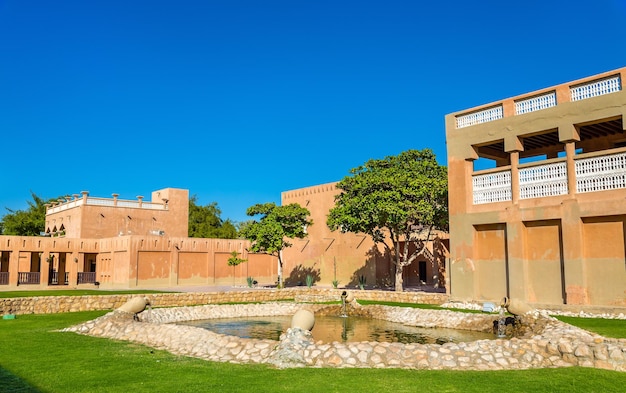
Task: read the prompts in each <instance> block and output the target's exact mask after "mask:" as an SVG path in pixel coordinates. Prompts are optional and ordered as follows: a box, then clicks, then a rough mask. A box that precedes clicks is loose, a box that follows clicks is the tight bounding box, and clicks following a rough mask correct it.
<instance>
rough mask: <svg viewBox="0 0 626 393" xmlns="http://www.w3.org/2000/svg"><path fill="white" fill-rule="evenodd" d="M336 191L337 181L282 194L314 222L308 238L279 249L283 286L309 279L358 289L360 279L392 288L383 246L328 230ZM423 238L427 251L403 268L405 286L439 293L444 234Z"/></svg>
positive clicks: (359, 236)
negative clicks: (329, 215) (283, 273)
mask: <svg viewBox="0 0 626 393" xmlns="http://www.w3.org/2000/svg"><path fill="white" fill-rule="evenodd" d="M339 192H340V190H339V189H338V188H337V187H336V183H328V184H321V185H317V186H312V187H306V188H301V189H297V190H291V191H285V192H283V193H282V194H281V203H282V205H288V204H290V203H298V204H299V205H300V206H303V207H306V208H307V209H308V210H309V211H310V212H311V219H312V220H313V225H311V226H310V227H308V228H307V235H308V236H307V237H306V238H304V239H296V240H294V241H292V243H293V245H292V246H291V247H289V248H286V249H284V250H283V257H284V260H285V262H284V264H285V266H284V268H285V272H286V273H285V282H286V284H287V285H289V284H291V285H297V284H298V283H304V282H305V279H306V276H307V275H311V276H313V277H314V279H315V281H316V282H317V283H319V284H320V285H325V286H330V285H332V283H333V281H335V280H336V281H337V282H338V283H339V286H341V287H344V286H346V287H356V286H358V285H359V280H360V279H361V278H364V279H365V284H366V286H367V287H377V288H386V287H393V285H394V276H395V265H394V264H393V262H392V259H391V256H390V255H389V253H388V252H386V251H385V249H384V247H383V246H381V245H376V244H374V242H373V241H372V239H371V237H369V236H366V235H365V234H354V233H341V231H331V230H330V229H329V228H328V226H327V225H326V219H327V216H328V213H329V211H330V209H332V208H333V207H334V206H335V196H336V195H337V194H338V193H339ZM425 240H426V248H427V250H428V251H427V252H425V253H424V255H420V256H419V257H418V259H417V260H416V261H415V262H413V263H412V264H411V265H409V266H407V267H405V268H404V270H403V283H404V285H405V287H406V286H408V287H416V288H422V289H424V290H442V291H443V290H444V288H445V285H444V282H445V275H444V268H445V261H446V258H447V256H448V252H447V247H448V236H447V234H446V233H437V234H434V235H432V237H431V238H430V239H425Z"/></svg>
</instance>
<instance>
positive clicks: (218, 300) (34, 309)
mask: <svg viewBox="0 0 626 393" xmlns="http://www.w3.org/2000/svg"><path fill="white" fill-rule="evenodd" d="M342 292H343V290H339V289H308V288H286V289H280V290H277V289H250V290H237V291H226V292H186V293H150V294H141V295H137V294H134V295H99V296H38V297H24V298H8V299H0V311H1V312H2V314H9V313H13V314H16V315H21V314H50V313H60V312H77V311H91V310H114V309H116V308H118V307H120V306H121V305H123V304H124V303H126V302H127V301H128V300H129V299H131V298H133V297H137V296H140V297H146V298H148V299H150V302H151V304H152V306H153V307H180V306H194V305H201V304H223V303H247V302H271V301H279V300H293V299H296V298H297V299H299V300H301V301H304V302H306V301H311V302H315V301H340V300H341V293H342ZM350 293H352V294H354V296H355V298H357V299H361V300H376V301H390V302H401V303H420V304H442V303H444V302H446V301H447V299H448V298H447V296H446V295H444V294H435V293H424V292H422V293H419V292H402V293H400V292H397V293H396V292H388V291H369V290H368V291H351V292H350ZM307 297H309V298H307Z"/></svg>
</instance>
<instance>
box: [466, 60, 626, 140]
mask: <svg viewBox="0 0 626 393" xmlns="http://www.w3.org/2000/svg"><path fill="white" fill-rule="evenodd" d="M622 73H624V71H621V72H620V71H618V72H617V73H613V74H611V75H603V76H600V77H597V78H594V79H587V80H583V81H581V82H573V83H572V84H564V85H559V86H556V87H554V88H552V89H545V90H544V91H540V92H534V93H530V94H528V95H524V96H520V97H517V98H513V99H510V100H504V101H502V102H498V103H494V104H489V105H487V106H486V107H484V106H483V107H480V108H478V109H471V110H469V111H468V112H464V113H461V114H458V115H456V116H455V117H454V120H455V123H456V128H457V129H461V128H465V127H471V126H474V125H477V124H483V123H487V122H491V121H495V120H499V119H503V118H505V117H508V116H517V115H523V114H525V113H530V112H535V111H540V110H543V109H547V108H552V107H554V106H557V105H558V104H559V103H561V102H568V101H569V102H575V101H581V100H586V99H589V98H593V97H598V96H602V95H606V94H611V93H616V92H619V91H621V90H622Z"/></svg>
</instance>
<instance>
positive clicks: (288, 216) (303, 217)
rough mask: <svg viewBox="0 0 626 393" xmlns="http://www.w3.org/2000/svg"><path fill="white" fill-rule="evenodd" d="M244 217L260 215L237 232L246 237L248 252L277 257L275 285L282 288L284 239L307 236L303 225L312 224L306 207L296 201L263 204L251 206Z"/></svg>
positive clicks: (286, 244) (285, 240) (287, 244)
mask: <svg viewBox="0 0 626 393" xmlns="http://www.w3.org/2000/svg"><path fill="white" fill-rule="evenodd" d="M246 214H247V215H248V216H251V217H254V216H259V215H260V216H261V217H260V219H259V220H258V221H256V220H254V221H248V222H246V224H245V225H242V226H241V228H240V233H241V235H242V236H243V237H244V238H246V239H248V240H250V242H251V245H250V248H249V251H251V252H258V253H264V254H269V255H274V256H276V257H277V258H278V286H279V288H282V287H283V260H282V253H281V251H282V250H283V249H284V248H286V247H290V246H291V243H289V241H288V239H295V238H298V239H302V238H304V237H306V236H307V233H306V228H307V226H309V225H312V224H313V221H312V220H310V219H309V215H310V214H311V213H310V212H309V210H308V209H306V208H304V207H302V206H300V205H299V204H297V203H292V204H289V205H286V206H276V204H275V203H263V204H256V205H254V206H251V207H249V208H248V210H247V211H246Z"/></svg>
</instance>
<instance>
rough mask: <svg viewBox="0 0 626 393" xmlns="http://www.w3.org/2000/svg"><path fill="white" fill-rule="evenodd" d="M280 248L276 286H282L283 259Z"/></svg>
mask: <svg viewBox="0 0 626 393" xmlns="http://www.w3.org/2000/svg"><path fill="white" fill-rule="evenodd" d="M282 254H283V252H282V250H281V251H279V252H278V288H282V287H283V259H282V258H281V257H282Z"/></svg>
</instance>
